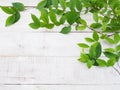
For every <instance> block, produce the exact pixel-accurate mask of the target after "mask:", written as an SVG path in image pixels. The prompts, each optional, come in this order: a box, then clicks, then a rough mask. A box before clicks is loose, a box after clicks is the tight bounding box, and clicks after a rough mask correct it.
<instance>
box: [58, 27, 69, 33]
mask: <svg viewBox="0 0 120 90" xmlns="http://www.w3.org/2000/svg"><path fill="white" fill-rule="evenodd" d="M70 31H71V26H68V27H63V28H62V30H61V31H60V33H62V34H68V33H70Z"/></svg>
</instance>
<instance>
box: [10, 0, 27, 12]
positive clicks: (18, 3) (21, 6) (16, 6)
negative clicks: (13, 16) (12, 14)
mask: <svg viewBox="0 0 120 90" xmlns="http://www.w3.org/2000/svg"><path fill="white" fill-rule="evenodd" d="M12 5H13V7H14V8H16V9H17V10H19V11H23V10H25V6H24V4H22V3H20V2H15V3H12Z"/></svg>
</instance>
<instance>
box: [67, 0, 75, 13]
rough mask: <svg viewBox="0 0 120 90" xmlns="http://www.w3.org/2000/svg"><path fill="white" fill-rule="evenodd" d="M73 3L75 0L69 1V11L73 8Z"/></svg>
mask: <svg viewBox="0 0 120 90" xmlns="http://www.w3.org/2000/svg"><path fill="white" fill-rule="evenodd" d="M75 4H76V0H70V1H69V8H70V10H71V11H74V10H75Z"/></svg>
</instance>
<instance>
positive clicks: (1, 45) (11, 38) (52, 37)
mask: <svg viewBox="0 0 120 90" xmlns="http://www.w3.org/2000/svg"><path fill="white" fill-rule="evenodd" d="M85 37H92V35H91V34H90V33H71V34H68V35H63V34H60V33H25V32H22V33H15V32H14V33H13V32H11V33H10V32H3V33H0V56H79V55H80V51H81V48H80V47H78V45H77V43H84V42H85V40H84V38H85ZM85 43H86V42H85ZM87 44H88V45H89V43H87ZM103 46H104V47H103V48H105V47H111V46H110V45H109V44H107V43H106V44H103Z"/></svg>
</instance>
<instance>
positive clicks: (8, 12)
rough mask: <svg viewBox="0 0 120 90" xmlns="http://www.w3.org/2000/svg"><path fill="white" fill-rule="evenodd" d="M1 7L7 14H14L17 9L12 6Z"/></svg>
mask: <svg viewBox="0 0 120 90" xmlns="http://www.w3.org/2000/svg"><path fill="white" fill-rule="evenodd" d="M1 9H2V10H3V11H4V12H5V13H7V14H14V13H15V11H14V10H13V9H12V8H11V7H6V6H1Z"/></svg>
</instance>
